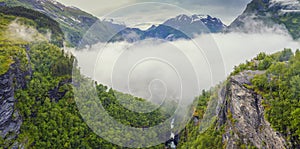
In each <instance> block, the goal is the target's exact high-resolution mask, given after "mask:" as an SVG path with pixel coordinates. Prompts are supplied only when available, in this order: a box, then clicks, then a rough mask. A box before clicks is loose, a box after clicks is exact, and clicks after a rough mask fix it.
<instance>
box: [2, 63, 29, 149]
mask: <svg viewBox="0 0 300 149" xmlns="http://www.w3.org/2000/svg"><path fill="white" fill-rule="evenodd" d="M20 65H24V64H20V63H19V62H18V60H15V63H14V64H12V65H11V66H10V69H9V70H8V71H7V72H6V73H5V74H3V75H1V76H0V137H2V138H4V140H5V141H8V142H11V145H12V148H18V146H19V145H18V143H17V142H14V140H15V138H16V137H17V135H18V134H19V133H20V132H19V131H20V127H21V125H22V118H21V116H20V115H19V112H18V110H17V109H16V108H15V103H16V102H17V99H15V97H14V92H15V90H16V89H23V88H25V87H26V83H27V81H26V76H31V73H32V72H31V69H30V68H28V69H26V71H23V70H21V69H20V68H21V67H20Z"/></svg>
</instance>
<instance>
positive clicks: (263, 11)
mask: <svg viewBox="0 0 300 149" xmlns="http://www.w3.org/2000/svg"><path fill="white" fill-rule="evenodd" d="M299 11H300V2H299V1H298V0H286V1H283V0H253V1H251V2H250V3H249V4H248V5H247V7H246V9H245V11H244V12H243V13H242V14H241V15H240V16H239V17H238V18H236V19H235V20H234V21H233V22H232V23H231V24H230V25H229V27H228V31H242V32H265V31H266V30H271V31H277V32H280V31H282V30H287V31H288V33H289V34H290V35H291V36H292V37H293V38H294V39H299V38H300V19H299V18H300V13H299Z"/></svg>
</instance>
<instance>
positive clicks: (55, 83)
mask: <svg viewBox="0 0 300 149" xmlns="http://www.w3.org/2000/svg"><path fill="white" fill-rule="evenodd" d="M9 8H10V9H11V11H10V13H9V14H4V13H2V12H0V20H1V21H0V28H1V30H0V66H1V67H0V148H1V149H2V148H3V149H6V148H13V149H17V148H121V147H119V146H116V145H114V144H112V143H110V142H108V141H106V140H104V139H103V138H101V137H100V136H98V135H96V134H95V133H94V132H93V131H92V130H91V129H90V128H89V127H88V125H87V124H86V123H85V121H84V119H83V118H82V117H81V115H80V113H79V111H78V109H77V104H76V102H75V99H74V98H75V97H74V92H73V89H74V88H73V87H84V83H78V82H75V83H74V86H73V84H72V70H73V62H74V60H75V57H74V56H72V55H70V54H68V53H65V52H64V51H63V50H62V49H60V48H59V47H58V46H56V45H54V44H51V43H50V42H51V40H48V38H46V37H45V36H46V35H44V34H43V33H42V32H40V31H39V27H40V26H39V25H40V24H39V23H41V24H47V23H49V22H47V21H49V20H46V22H43V21H45V18H44V16H43V15H42V14H41V13H39V12H37V11H32V10H31V11H30V12H32V13H33V14H35V18H34V19H30V18H25V16H26V15H19V14H20V11H19V10H23V9H24V8H22V9H20V7H16V8H18V9H13V7H9ZM13 10H16V11H17V12H13ZM24 10H27V9H24ZM14 14H16V15H14ZM40 16H41V17H42V18H39V17H40ZM35 21H37V22H35ZM42 22H43V23H42ZM53 23H55V22H53ZM56 23H57V22H56ZM42 28H43V29H49V30H50V28H47V26H42ZM29 37H30V38H29ZM74 71H75V72H77V73H78V77H79V79H80V80H81V81H83V80H86V81H87V82H88V85H90V83H91V80H89V79H87V78H85V77H84V76H81V74H80V71H79V70H78V69H76V68H74ZM96 89H97V93H98V95H97V96H98V97H99V99H100V100H101V102H102V104H103V105H104V107H105V108H106V110H107V111H108V112H109V113H110V114H111V115H112V116H113V117H115V119H116V120H118V121H120V122H122V123H124V124H125V125H131V126H134V127H137V128H145V127H151V126H152V125H157V124H158V123H160V122H162V121H164V120H165V119H167V118H169V117H170V114H169V113H167V112H166V110H165V109H158V110H156V111H153V112H152V113H146V114H143V113H136V112H132V111H130V110H128V109H126V108H124V107H123V106H121V105H120V103H119V102H118V100H117V98H116V95H118V97H122V99H124V100H125V99H126V101H128V103H127V104H128V105H129V106H130V104H135V105H137V104H140V103H141V102H144V103H145V104H147V105H146V106H147V107H151V106H153V104H151V103H148V102H146V101H145V100H143V99H140V98H135V97H133V96H131V95H125V94H122V93H119V92H117V91H114V90H112V89H108V88H107V87H105V86H103V85H101V84H97V88H96ZM83 90H84V93H87V94H85V95H84V96H85V98H82V100H84V99H87V100H88V99H89V98H86V97H89V96H91V95H89V93H88V92H86V91H87V90H88V88H83ZM86 103H87V104H90V101H89V102H86ZM92 105H97V104H94V103H92ZM93 118H96V116H95V117H94V116H93ZM127 137H128V138H134V137H137V136H129V135H127ZM138 137H143V136H138ZM145 141H147V140H145ZM162 147H163V145H158V146H156V147H153V148H162Z"/></svg>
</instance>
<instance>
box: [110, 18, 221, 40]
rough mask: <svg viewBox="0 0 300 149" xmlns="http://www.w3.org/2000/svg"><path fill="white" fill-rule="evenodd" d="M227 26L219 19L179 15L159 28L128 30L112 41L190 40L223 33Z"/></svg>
mask: <svg viewBox="0 0 300 149" xmlns="http://www.w3.org/2000/svg"><path fill="white" fill-rule="evenodd" d="M225 28H226V25H224V24H223V23H222V21H221V20H220V19H218V18H213V17H211V16H209V15H206V16H204V15H192V16H187V15H184V14H182V15H179V16H176V17H175V18H170V19H168V20H166V21H165V22H164V23H162V24H160V25H158V26H155V25H153V26H151V27H150V28H149V29H147V30H145V31H142V30H140V29H137V28H135V29H132V28H126V29H125V30H123V31H121V32H119V33H118V34H117V35H116V36H114V37H113V38H112V40H111V41H124V40H125V41H128V42H133V41H137V40H143V39H146V38H156V39H164V40H168V41H173V40H177V39H190V38H193V37H194V36H195V35H199V34H203V33H217V32H222V31H223V30H224V29H225Z"/></svg>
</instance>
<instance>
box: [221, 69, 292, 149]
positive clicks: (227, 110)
mask: <svg viewBox="0 0 300 149" xmlns="http://www.w3.org/2000/svg"><path fill="white" fill-rule="evenodd" d="M261 73H263V71H244V72H241V73H240V74H238V75H235V76H231V77H230V78H229V79H228V82H227V84H226V85H225V86H224V87H223V88H222V89H221V90H220V91H219V105H218V106H219V107H220V108H218V109H219V110H218V111H217V114H218V122H217V123H218V125H219V126H223V125H225V133H224V134H223V136H222V137H223V139H222V141H223V144H224V145H225V146H226V148H227V149H233V148H242V147H243V146H244V147H249V146H255V147H257V148H274V149H276V148H278V149H281V148H285V147H286V141H285V140H284V138H283V137H282V136H281V135H280V134H279V133H277V132H276V131H274V130H273V129H272V128H271V126H270V123H269V122H267V121H266V120H265V118H264V108H263V106H262V101H263V100H264V99H263V98H262V97H261V96H260V95H259V94H257V93H255V92H254V91H253V90H251V89H249V88H247V86H248V85H251V83H250V80H251V79H252V78H253V77H254V75H256V74H261Z"/></svg>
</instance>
